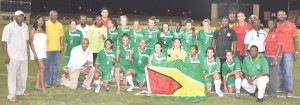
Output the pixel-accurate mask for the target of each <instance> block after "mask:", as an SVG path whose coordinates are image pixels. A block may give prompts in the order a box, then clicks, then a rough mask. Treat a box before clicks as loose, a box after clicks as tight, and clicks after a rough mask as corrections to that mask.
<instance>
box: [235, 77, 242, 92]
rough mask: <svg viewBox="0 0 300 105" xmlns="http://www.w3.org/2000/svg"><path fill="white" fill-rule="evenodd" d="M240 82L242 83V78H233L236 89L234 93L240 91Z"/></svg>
mask: <svg viewBox="0 0 300 105" xmlns="http://www.w3.org/2000/svg"><path fill="white" fill-rule="evenodd" d="M241 83H242V79H241V78H239V79H235V89H236V93H240V91H241Z"/></svg>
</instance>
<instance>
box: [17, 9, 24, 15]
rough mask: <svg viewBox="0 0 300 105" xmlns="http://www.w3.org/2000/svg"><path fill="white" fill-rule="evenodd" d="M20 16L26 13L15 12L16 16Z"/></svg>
mask: <svg viewBox="0 0 300 105" xmlns="http://www.w3.org/2000/svg"><path fill="white" fill-rule="evenodd" d="M19 15H24V12H23V11H21V10H17V11H16V12H15V16H19Z"/></svg>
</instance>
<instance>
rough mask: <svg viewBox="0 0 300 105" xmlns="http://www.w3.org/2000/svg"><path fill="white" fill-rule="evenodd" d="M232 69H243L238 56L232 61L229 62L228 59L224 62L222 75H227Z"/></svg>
mask: <svg viewBox="0 0 300 105" xmlns="http://www.w3.org/2000/svg"><path fill="white" fill-rule="evenodd" d="M232 71H241V63H240V60H239V58H238V57H237V56H235V57H234V58H233V61H232V62H227V60H226V61H225V62H224V63H223V64H222V75H223V76H226V75H227V74H228V73H230V72H232Z"/></svg>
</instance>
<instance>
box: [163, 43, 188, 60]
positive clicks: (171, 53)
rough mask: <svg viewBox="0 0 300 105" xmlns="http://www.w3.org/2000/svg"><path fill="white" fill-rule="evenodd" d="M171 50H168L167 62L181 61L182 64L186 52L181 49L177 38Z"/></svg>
mask: <svg viewBox="0 0 300 105" xmlns="http://www.w3.org/2000/svg"><path fill="white" fill-rule="evenodd" d="M173 46H174V47H173V48H172V49H169V50H168V59H167V61H168V62H170V61H174V60H177V59H179V60H181V61H183V62H184V60H185V57H186V56H187V54H186V51H184V49H181V41H180V39H178V38H175V39H174V42H173Z"/></svg>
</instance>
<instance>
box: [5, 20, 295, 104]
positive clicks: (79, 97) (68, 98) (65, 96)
mask: <svg viewBox="0 0 300 105" xmlns="http://www.w3.org/2000/svg"><path fill="white" fill-rule="evenodd" d="M3 27H4V25H0V33H1V34H0V37H1V36H2V31H3ZM201 28H202V27H196V29H198V30H199V29H201ZM67 29H68V26H67V25H64V30H67ZM212 30H214V28H212ZM298 32H300V29H298ZM298 38H299V37H298ZM299 40H300V38H299ZM298 44H299V45H300V43H298ZM0 45H1V46H2V43H1V44H0ZM299 45H298V46H299ZM1 49H2V48H1ZM28 54H29V53H28ZM0 58H1V59H0V86H1V89H0V105H121V104H122V105H154V104H155V105H187V104H201V105H254V104H259V105H300V71H299V70H300V58H299V57H298V60H297V61H296V62H294V79H293V80H294V97H295V98H292V99H287V98H285V94H283V93H280V94H279V96H282V97H279V98H277V99H271V98H269V97H265V101H264V102H263V103H257V102H255V100H256V97H252V96H248V95H247V93H246V92H243V95H242V97H241V99H240V100H237V99H235V97H234V95H232V94H225V96H224V97H218V96H217V95H216V94H214V93H210V94H208V95H207V98H206V99H205V100H204V101H201V102H199V103H190V102H177V101H170V100H166V99H156V98H151V97H149V96H136V95H135V93H138V92H140V91H142V89H134V90H133V91H132V92H130V93H129V92H127V91H126V90H127V87H122V88H121V94H120V95H116V94H115V92H116V87H115V86H111V88H110V91H109V92H106V91H105V89H102V90H101V91H100V93H95V92H94V90H95V87H93V89H92V90H86V89H84V88H82V87H81V86H80V85H81V84H79V86H78V88H77V89H75V90H71V89H69V88H66V87H64V86H60V87H51V88H48V89H47V91H48V92H49V93H48V94H43V93H42V92H40V91H34V87H35V75H36V64H35V63H34V62H33V61H29V66H28V67H29V68H28V79H27V91H28V92H29V93H30V96H27V97H24V96H18V97H17V99H18V101H17V102H15V103H12V102H9V101H8V100H7V98H6V96H7V94H8V90H7V69H6V65H5V63H4V61H3V50H1V51H0ZM62 58H63V55H61V65H60V69H59V73H58V74H59V76H58V78H59V77H60V75H61V74H62V73H63V70H62V65H63V59H62ZM298 76H299V77H298ZM83 79H84V77H83V76H81V77H80V80H81V81H82V80H83ZM277 81H279V79H277ZM113 84H114V83H113ZM278 85H279V84H278Z"/></svg>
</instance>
